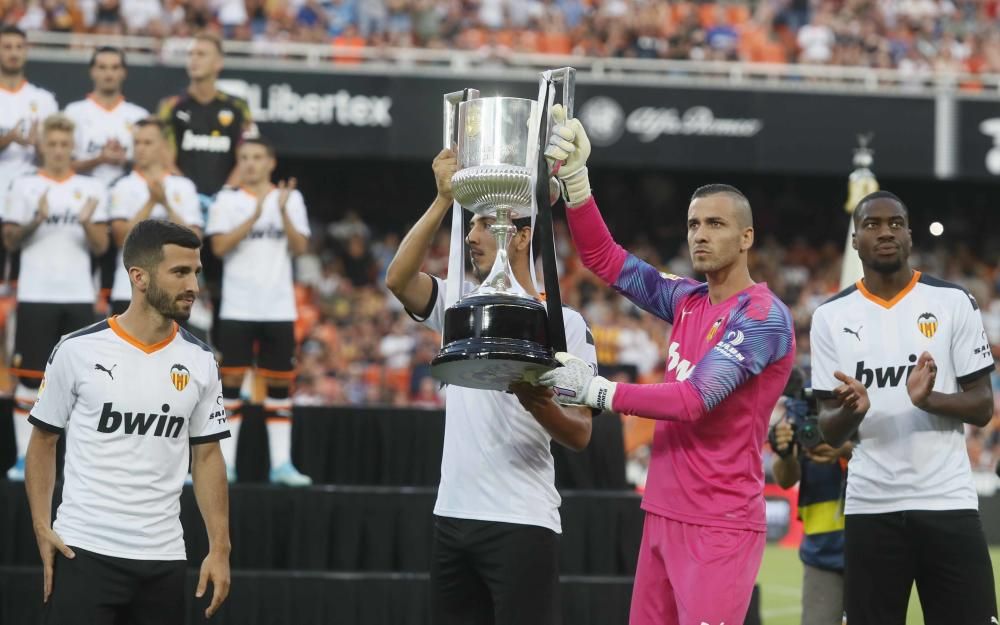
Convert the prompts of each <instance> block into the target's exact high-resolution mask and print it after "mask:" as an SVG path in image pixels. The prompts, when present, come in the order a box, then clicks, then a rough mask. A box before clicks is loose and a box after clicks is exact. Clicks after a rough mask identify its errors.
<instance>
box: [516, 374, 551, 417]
mask: <svg viewBox="0 0 1000 625" xmlns="http://www.w3.org/2000/svg"><path fill="white" fill-rule="evenodd" d="M507 390H509V391H510V392H511V393H513V394H514V396H515V397H517V401H519V402H521V406H522V407H523V408H524V409H525V410H527V411H528V412H531V413H532V414H534V412H533V411H534V410H538V409H542V408H544V407H545V406H547V405H548V404H549V402H551V401H552V399H553V398H554V397H555V393H554V392H552V389H551V388H549V387H547V386H535V385H534V384H529V383H528V382H514V383H513V384H511V385H510V388H509V389H507Z"/></svg>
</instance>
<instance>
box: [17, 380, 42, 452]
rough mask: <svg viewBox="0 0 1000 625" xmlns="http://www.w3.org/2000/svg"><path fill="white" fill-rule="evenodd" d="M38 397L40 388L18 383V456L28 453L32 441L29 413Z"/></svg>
mask: <svg viewBox="0 0 1000 625" xmlns="http://www.w3.org/2000/svg"><path fill="white" fill-rule="evenodd" d="M36 399H38V389H34V388H28V387H27V386H25V385H23V384H18V385H17V388H16V389H14V444H15V445H16V446H17V457H18V458H24V457H25V456H26V455H27V454H28V442H29V441H31V430H32V427H33V426H32V425H31V424H30V423H28V415H29V414H31V408H32V407H33V406H34V405H35V400H36Z"/></svg>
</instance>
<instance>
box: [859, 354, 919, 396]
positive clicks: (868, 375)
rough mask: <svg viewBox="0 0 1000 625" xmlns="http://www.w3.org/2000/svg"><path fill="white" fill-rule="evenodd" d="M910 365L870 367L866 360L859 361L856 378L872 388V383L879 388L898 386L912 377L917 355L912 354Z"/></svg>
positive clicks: (866, 386)
mask: <svg viewBox="0 0 1000 625" xmlns="http://www.w3.org/2000/svg"><path fill="white" fill-rule="evenodd" d="M909 361H910V364H909V365H899V366H898V367H876V368H874V369H868V368H867V367H865V361H864V360H861V361H859V362H858V368H857V370H856V371H855V372H854V379H856V380H857V381H858V382H861V383H862V384H864V385H865V388H871V387H872V384H874V385H875V386H877V387H879V388H885V387H887V386H888V387H896V386H899V385H900V384H901V383H903V382H905V381H906V380H908V379H909V377H910V372H911V371H913V368H914V367H916V366H917V364H916V363H917V356H916V355H915V354H910V357H909Z"/></svg>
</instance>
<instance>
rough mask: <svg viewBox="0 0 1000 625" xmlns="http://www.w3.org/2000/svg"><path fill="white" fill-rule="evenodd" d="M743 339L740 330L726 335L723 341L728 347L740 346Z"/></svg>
mask: <svg viewBox="0 0 1000 625" xmlns="http://www.w3.org/2000/svg"><path fill="white" fill-rule="evenodd" d="M744 338H745V337H744V336H743V331H742V330H732V331H730V332H728V333H727V334H726V338H725V339H723V340H724V341H725V342H727V343H729V344H730V345H742V344H743V339H744Z"/></svg>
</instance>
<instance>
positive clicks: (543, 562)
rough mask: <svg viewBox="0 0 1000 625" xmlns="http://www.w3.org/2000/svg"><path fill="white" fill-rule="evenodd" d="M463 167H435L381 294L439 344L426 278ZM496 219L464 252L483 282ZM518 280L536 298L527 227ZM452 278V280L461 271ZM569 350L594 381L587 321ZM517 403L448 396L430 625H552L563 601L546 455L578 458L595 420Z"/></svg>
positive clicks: (584, 413) (436, 302)
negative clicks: (556, 448) (560, 448)
mask: <svg viewBox="0 0 1000 625" xmlns="http://www.w3.org/2000/svg"><path fill="white" fill-rule="evenodd" d="M457 167H458V159H457V158H456V156H455V153H454V152H452V151H451V150H443V151H441V152H440V153H439V154H438V156H437V157H436V158H435V159H434V164H433V169H434V177H435V181H436V184H437V190H438V193H437V196H436V197H435V199H434V201H433V202H432V203H431V205H430V207H428V208H427V210H426V211H425V212H424V214H423V216H422V217H421V218H420V219H419V220H418V221H417V223H416V224H415V225H414V226H413V228H412V229H411V230H410V232H409V233H408V234H407V235H406V237H405V238H404V239H403V241H402V243H401V244H400V246H399V249H398V250H397V252H396V255H395V257H394V258H393V259H392V263H390V265H389V268H388V272H387V274H386V286H387V287H388V288H389V290H390V291H392V293H393V295H395V296H396V298H397V299H398V300H399V301H400V302H401V303H402V304H403V306H404V307H405V308H406V310H407V313H408V314H409V315H410V316H411V317H413V319H414V320H416V321H419V322H421V323H425V324H426V325H427V327H429V328H431V329H433V330H435V331H437V332H441V331H442V330H443V327H444V318H445V310H446V308H447V305H446V303H445V290H446V288H445V284H444V281H443V280H441V279H440V278H437V277H434V276H430V275H428V274H426V273H423V272H421V271H420V267H421V266H422V265H423V264H424V260H425V259H426V257H427V252H428V250H429V249H430V247H431V245H432V244H433V242H434V238H435V236H436V234H437V232H438V230H439V229H440V227H441V221H442V219H444V217H445V216H446V215H447V214H448V213H449V211H450V210H451V207H452V200H453V195H452V189H451V178H452V176H453V175H454V173H455V171H456V169H457ZM493 221H494V220H493V219H490V218H487V217H483V216H478V215H477V216H476V217H474V218H473V219H472V226H471V229H470V231H469V234H468V237H467V239H466V242H467V244H468V247H469V254H470V257H471V262H472V266H473V269H474V271H475V273H476V275H477V276H478V277H479V278H480V279H481V280H485V279H486V277H487V275H488V274H489V272H490V269H491V268H492V266H493V262H494V260H495V258H496V254H497V244H496V238H495V237H494V236H493V234H492V233H491V232H490V231H489V227H490V226H491V225H492V223H493ZM514 226H515V227H516V228H517V233H516V234H514V235H513V236H512V237H511V242H510V244H509V246H508V252H509V255H510V256H509V258H510V265H511V269H512V271H513V273H514V278H515V279H516V280H517V282H518V284H520V285H521V286H522V287H523V288H524V290H525V291H526V292H527V294H528V295H529V296H532V297H535V298H537V299H541V295H540V294H539V293H537V292H536V291H535V287H534V283H533V281H532V279H531V257H530V247H531V237H532V232H531V222H530V220H529V219H526V218H525V219H519V220H515V221H514ZM461 270H462V268H461V267H451V268H449V271H461ZM563 321H564V323H565V326H566V343H567V346H568V349H569V350H570V352H572V353H574V354H576V355H577V356H579V357H580V358H582V359H583V360H584V361H586V362H587V363H588V365H587V366H592V367H593V368H594V370H596V369H597V353H596V351H595V349H594V341H593V336H592V335H591V333H590V330H589V329H588V328H587V324H586V322H585V321H584V319H583V317H582V316H580V314H579V313H578V312H576V311H574V310H571V309H569V308H565V309H564V310H563ZM510 390H511V391H512V393H503V392H499V391H486V390H480V389H471V388H464V387H460V386H455V385H453V384H452V385H448V387H447V389H446V393H447V401H446V402H445V433H444V452H443V455H442V457H441V484H440V486H439V488H438V493H437V502H436V503H435V505H434V514H435V519H434V543H433V548H432V549H433V553H432V561H431V614H432V622H433V623H434V624H435V625H480V624H485V623H493V624H495V625H556V624H558V623H559V622H561V617H560V609H561V597H560V593H559V553H558V548H559V534H560V533H561V532H562V524H561V521H560V518H559V504H560V497H559V492H558V491H557V490H556V487H555V468H554V465H553V460H552V452H551V447H550V446H551V443H552V440H553V439H555V440H556V441H557V442H559V443H560V444H562V445H565V446H567V447H570V448H571V449H574V450H577V451H579V450H581V449H583V448H585V447H586V446H587V444H588V443H589V442H590V434H591V427H592V415H591V411H590V410H587V409H585V408H583V409H581V408H567V407H562V406H560V405H558V404H557V403H556V402H555V401H553V396H552V391H551V390H549V389H545V388H540V387H536V386H532V385H530V384H526V383H520V384H515V385H513V386H512V387H511V389H510Z"/></svg>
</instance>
